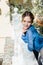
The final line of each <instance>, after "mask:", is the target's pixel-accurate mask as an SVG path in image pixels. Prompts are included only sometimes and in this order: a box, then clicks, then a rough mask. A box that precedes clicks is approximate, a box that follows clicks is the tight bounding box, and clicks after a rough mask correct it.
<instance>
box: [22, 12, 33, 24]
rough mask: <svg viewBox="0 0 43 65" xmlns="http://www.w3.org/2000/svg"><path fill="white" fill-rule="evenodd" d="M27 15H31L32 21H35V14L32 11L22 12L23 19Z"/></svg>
mask: <svg viewBox="0 0 43 65" xmlns="http://www.w3.org/2000/svg"><path fill="white" fill-rule="evenodd" d="M25 16H30V18H31V23H33V20H34V15H33V14H32V13H31V12H28V11H25V12H24V13H23V14H22V21H23V18H24V17H25Z"/></svg>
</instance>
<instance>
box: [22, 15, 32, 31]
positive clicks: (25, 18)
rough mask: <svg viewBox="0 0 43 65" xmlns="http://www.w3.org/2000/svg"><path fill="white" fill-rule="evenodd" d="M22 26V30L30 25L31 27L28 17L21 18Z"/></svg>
mask: <svg viewBox="0 0 43 65" xmlns="http://www.w3.org/2000/svg"><path fill="white" fill-rule="evenodd" d="M22 24H23V28H24V29H25V30H26V29H27V28H29V27H30V25H31V18H30V16H25V17H24V18H23V21H22Z"/></svg>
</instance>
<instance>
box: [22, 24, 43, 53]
mask: <svg viewBox="0 0 43 65" xmlns="http://www.w3.org/2000/svg"><path fill="white" fill-rule="evenodd" d="M21 38H22V39H23V40H24V42H25V43H27V44H28V49H29V50H30V51H33V50H36V51H38V52H39V51H40V49H41V48H42V47H43V37H41V36H40V34H39V33H38V32H37V30H36V29H35V28H34V26H33V25H31V26H30V27H29V28H28V29H27V31H26V32H25V33H24V34H23V35H22V37H21Z"/></svg>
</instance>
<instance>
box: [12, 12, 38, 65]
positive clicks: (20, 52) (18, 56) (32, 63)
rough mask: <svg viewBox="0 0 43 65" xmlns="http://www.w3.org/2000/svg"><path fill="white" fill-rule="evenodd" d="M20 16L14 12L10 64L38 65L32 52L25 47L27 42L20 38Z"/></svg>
mask: <svg viewBox="0 0 43 65" xmlns="http://www.w3.org/2000/svg"><path fill="white" fill-rule="evenodd" d="M20 17H21V16H20V15H19V14H17V13H16V14H14V16H13V27H14V56H13V57H12V65H38V64H37V61H36V59H35V57H34V54H33V52H30V51H29V50H28V49H27V44H25V43H24V41H23V40H22V39H21V29H22V24H21V18H20Z"/></svg>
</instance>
